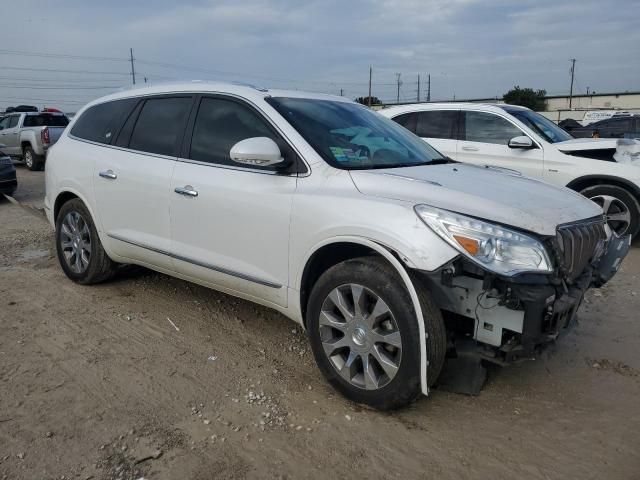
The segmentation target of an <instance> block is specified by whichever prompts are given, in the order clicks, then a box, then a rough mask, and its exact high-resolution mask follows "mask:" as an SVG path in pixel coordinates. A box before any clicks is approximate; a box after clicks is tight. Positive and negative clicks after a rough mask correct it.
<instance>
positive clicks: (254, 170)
mask: <svg viewBox="0 0 640 480" xmlns="http://www.w3.org/2000/svg"><path fill="white" fill-rule="evenodd" d="M176 161H177V162H181V163H191V164H194V165H201V166H203V167H213V168H224V169H226V170H237V171H240V172H247V173H259V174H262V175H277V176H279V177H297V176H299V175H298V174H296V173H286V174H283V173H280V172H278V171H277V170H259V169H257V168H251V167H241V166H240V165H238V166H237V167H236V166H234V165H224V164H221V163H211V162H203V161H201V160H193V159H191V158H182V157H178V158H177V159H176ZM305 175H306V174H305ZM300 176H303V175H300Z"/></svg>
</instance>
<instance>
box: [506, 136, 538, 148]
mask: <svg viewBox="0 0 640 480" xmlns="http://www.w3.org/2000/svg"><path fill="white" fill-rule="evenodd" d="M509 148H533V140H531V139H530V138H529V137H527V136H526V135H520V136H519V137H513V138H512V139H511V140H509Z"/></svg>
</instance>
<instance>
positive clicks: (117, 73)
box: [0, 66, 130, 77]
mask: <svg viewBox="0 0 640 480" xmlns="http://www.w3.org/2000/svg"><path fill="white" fill-rule="evenodd" d="M0 69H4V70H24V71H29V72H59V73H81V74H85V73H88V74H100V75H120V76H125V77H128V76H129V75H130V74H129V73H120V72H100V71H96V70H62V69H57V68H31V67H6V66H0Z"/></svg>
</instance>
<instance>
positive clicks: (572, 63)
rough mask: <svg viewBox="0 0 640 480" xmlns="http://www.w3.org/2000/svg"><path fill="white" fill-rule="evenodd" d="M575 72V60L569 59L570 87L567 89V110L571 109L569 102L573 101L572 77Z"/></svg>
mask: <svg viewBox="0 0 640 480" xmlns="http://www.w3.org/2000/svg"><path fill="white" fill-rule="evenodd" d="M575 71H576V59H575V58H572V59H571V86H570V87H569V108H571V101H572V100H573V76H574V73H575Z"/></svg>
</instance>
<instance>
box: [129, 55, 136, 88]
mask: <svg viewBox="0 0 640 480" xmlns="http://www.w3.org/2000/svg"><path fill="white" fill-rule="evenodd" d="M129 54H130V55H131V78H132V79H133V84H134V85H135V84H136V69H135V67H134V66H133V48H130V49H129Z"/></svg>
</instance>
